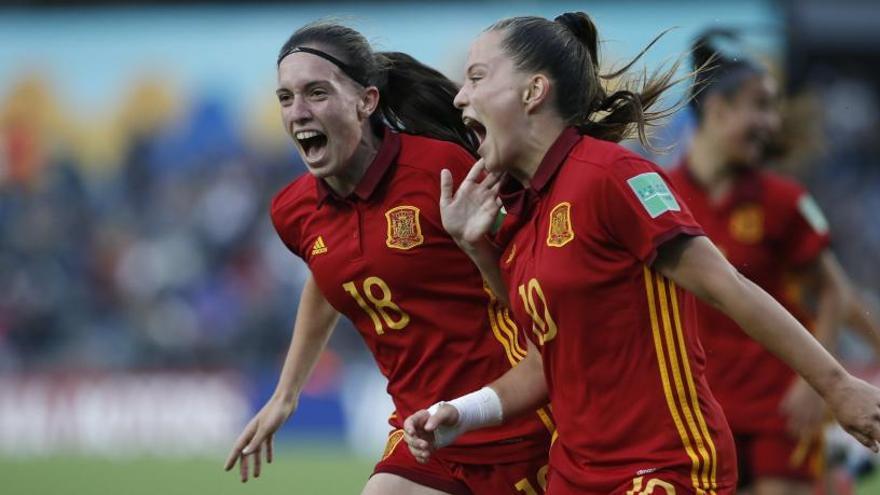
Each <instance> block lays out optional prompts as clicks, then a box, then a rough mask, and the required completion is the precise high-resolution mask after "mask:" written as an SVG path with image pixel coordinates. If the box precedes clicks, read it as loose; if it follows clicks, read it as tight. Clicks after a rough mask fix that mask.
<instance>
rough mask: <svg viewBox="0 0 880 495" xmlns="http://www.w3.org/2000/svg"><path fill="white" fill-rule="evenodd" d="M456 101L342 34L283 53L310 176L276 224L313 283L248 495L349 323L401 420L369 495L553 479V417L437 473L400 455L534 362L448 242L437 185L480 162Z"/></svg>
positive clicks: (434, 76)
mask: <svg viewBox="0 0 880 495" xmlns="http://www.w3.org/2000/svg"><path fill="white" fill-rule="evenodd" d="M456 90H457V86H456V85H455V84H453V83H452V82H451V81H449V80H448V79H446V78H445V77H444V76H443V75H441V74H440V73H438V72H436V71H434V70H433V69H431V68H429V67H426V66H424V65H422V64H420V63H418V62H417V61H416V60H414V59H413V58H411V57H409V56H407V55H404V54H402V53H384V54H382V53H374V52H373V51H372V49H371V47H370V45H369V44H368V43H367V41H366V40H365V39H364V37H363V36H362V35H361V34H360V33H358V32H356V31H354V30H352V29H350V28H348V27H344V26H340V25H334V24H323V23H318V24H310V25H307V26H305V27H303V28H301V29H299V30H298V31H296V32H295V33H294V34H293V36H292V37H291V38H290V39H289V40H288V41H287V42H286V43H285V44H284V46H283V47H282V49H281V53H280V55H279V58H278V90H277V94H278V100H279V102H280V104H281V113H282V117H283V119H282V120H283V122H284V127H285V129H286V130H287V132H288V133H289V134H290V136H291V137H292V138H293V140H294V143H295V144H296V148H297V150H298V151H299V153H300V156H301V157H302V159H303V161H304V162H305V164H306V167H307V168H308V170H309V173H308V174H304V175H303V176H301V177H299V178H298V179H296V180H294V181H293V182H292V183H291V184H289V185H288V186H287V187H286V188H284V189H283V190H282V191H281V192H280V193H279V194H278V195H277V196H276V197H275V198H274V200H273V201H272V206H271V216H272V221H273V223H274V225H275V228H276V229H277V231H278V234H279V236H280V237H281V239H282V240H283V241H284V243H285V245H286V246H287V247H288V248H289V249H290V250H291V251H293V253H295V254H296V255H297V256H299V257H300V258H302V259H303V260H304V261H305V262H306V263H307V264H308V266H309V269H310V270H311V276H310V278H309V279H308V280H307V282H306V284H305V287H304V288H303V292H302V295H301V297H300V302H299V310H298V314H297V319H296V324H295V326H294V329H293V338H292V341H291V344H290V349H289V351H288V354H287V359H286V361H285V363H284V367H283V369H282V371H281V377H280V379H279V382H278V386H277V388H276V390H275V393H274V394H273V396H272V397H271V398H270V399H269V401H268V402H267V403H266V404H265V406H264V407H263V408H262V409H261V410H260V411H259V412H258V413H257V415H256V416H255V417H254V418H253V419H252V420H251V421H250V423H248V425H247V426H246V427H245V429H244V431H243V432H242V434H241V436H240V437H239V438H238V440H237V441H236V442H235V445H234V447H233V448H232V452H231V453H230V455H229V458H228V459H227V462H226V466H225V467H226V469H227V470H229V469H231V468H232V467H233V466H234V465H235V463H236V461H237V462H238V463H239V466H240V472H241V479H242V481H246V480H247V478H248V474H249V471H248V470H249V465H248V462H249V457H251V458H252V461H253V463H254V473H253V474H254V476H255V477H256V476H259V475H260V470H261V458H262V453H263V452H265V455H266V460H267V461H271V459H272V437H273V434H274V433H275V431H277V430H278V428H279V427H280V426H281V425H282V424H283V423H284V422H285V421H286V420H287V418H289V417H290V416H291V414H293V412H294V411H295V409H296V405H297V400H298V397H299V393H300V391H301V390H302V387H303V385H304V384H305V382H306V380H307V378H308V376H309V374H310V373H311V371H312V369H313V367H314V364H315V362H316V360H317V358H318V356H319V354H320V353H321V351H322V350H323V349H324V346H325V345H326V343H327V339H328V338H329V336H330V333H331V331H332V329H333V327H334V325H335V323H336V322H337V320H338V318H339V315H340V313H341V314H344V315H346V316H347V317H348V318H349V319H351V321H352V322H353V323H354V324H355V326H356V327H357V329H358V331H359V332H360V333H361V335H362V336H363V338H364V340H365V341H366V343H367V346H368V347H369V348H370V350H371V351H372V353H373V356H374V358H375V359H376V362H377V364H378V365H379V368H380V370H381V371H382V373H383V374H384V375H385V376H386V377H387V378H388V392H389V393H390V394H391V397H392V399H393V400H394V403H395V407H396V413H395V414H394V415H393V416H392V418H391V420H390V422H391V424H392V425H393V426H394V427H395V431H393V432H392V433H391V435H390V437H389V440H388V445H387V447H386V449H385V453H384V455H383V457H382V459H381V460H380V461H379V463H378V464H377V465H376V468H375V471H374V473H373V476H372V477H371V478H370V480H369V481H368V482H367V484H366V486H365V488H364V490H363V493H364V494H413V495H421V494H426V495H427V494H440V493H448V494H470V493H512V494H513V493H518V488H517V487H518V486H521V485H522V484H524V483H528V484H530V485H535V484H536V483H538V481H537V480H536V478H538V477H543V476H544V475H545V474H546V467H545V466H546V462H547V450H548V448H549V441H550V435H551V432H550V431H549V430H551V429H552V428H553V425H552V423H551V421H550V418H549V416H548V414H547V412H546V411H545V410H544V409H541V406H538V407H536V408H535V411H533V413H532V414H531V415H529V416H524V417H523V418H521V419H520V420H519V421H515V422H513V423H510V424H509V425H505V426H504V427H502V428H494V429H491V430H485V431H481V432H475V433H474V434H471V435H466V436H462V437H461V438H460V439H459V440H458V441H457V442H456V443H455V444H454V445H453V446H452V448H451V449H449V450H448V452H444V454H443V455H441V456H439V457H438V458H437V460H436V462H433V463H431V464H426V465H422V464H420V463H417V462H416V460H415V459H414V458H413V457H412V456H411V455H410V453H409V452H408V451H407V449H406V448H404V446H402V445H400V446H399V445H398V444H399V443H400V442H401V440H402V438H403V432H402V431H401V430H400V428H401V425H402V421H403V418H405V417H406V416H408V415H410V414H412V413H413V412H414V411H416V410H417V409H418V407H419V406H420V405H421V404H423V403H424V402H425V400H429V401H430V400H439V399H441V398H443V397H451V396H455V395H460V394H462V393H464V392H467V391H469V390H472V389H473V388H475V387H476V386H479V385H480V384H482V383H484V382H485V381H486V380H487V378H488V379H493V378H497V377H498V376H501V375H502V374H503V373H504V372H505V371H507V370H509V369H510V368H511V366H513V365H514V364H516V363H517V362H518V361H520V360H522V359H523V358H524V357H525V356H526V349H525V348H524V347H523V345H524V344H521V343H520V342H518V340H517V338H516V327H515V326H513V324H512V322H511V320H510V317H509V315H508V314H507V313H506V311H505V310H504V309H503V308H502V307H501V306H499V304H498V302H497V301H496V298H495V296H494V295H493V294H492V293H491V291H489V290H488V289H487V288H486V287H485V286H484V284H483V282H482V279H481V277H480V273H479V271H478V270H477V268H476V267H475V266H474V265H473V263H471V262H470V261H469V260H468V258H467V256H466V255H465V254H464V253H462V252H461V250H460V249H458V248H457V246H456V245H455V243H454V242H453V240H452V239H451V238H450V237H449V235H448V234H446V232H444V230H443V227H442V225H441V221H440V212H439V209H438V200H439V198H438V193H437V191H436V188H435V187H429V186H426V184H434V183H436V180H437V177H439V173H440V169H441V168H443V167H449V166H452V167H453V170H454V173H456V174H458V175H459V177H461V176H463V175H464V174H465V173H466V171H467V169H468V168H469V167H470V165H471V164H472V162H473V155H472V154H471V153H469V151H468V149H473V147H474V143H475V141H474V140H473V138H472V135H471V134H470V131H468V129H467V128H466V127H465V126H464V124H463V123H462V121H461V112H460V111H459V110H457V109H456V108H455V107H454V106H453V97H454V95H455V91H456ZM530 354H535V353H530ZM529 361H530V359H526V360H525V361H524V362H523V363H521V364H522V365H525V366H529ZM537 368H538V369H540V365H538V366H537ZM398 447H399V448H398ZM542 468H543V470H542ZM330 481H331V480H328V482H330Z"/></svg>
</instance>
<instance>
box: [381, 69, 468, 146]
mask: <svg viewBox="0 0 880 495" xmlns="http://www.w3.org/2000/svg"><path fill="white" fill-rule="evenodd" d="M376 56H377V57H379V59H380V60H381V62H382V63H383V65H384V67H385V73H384V76H385V77H384V81H383V82H382V84H381V85H380V86H379V95H380V96H379V112H378V113H377V114H374V116H376V115H381V119H382V121H383V122H384V123H385V125H388V126H389V127H391V128H393V129H395V130H398V131H401V132H406V133H409V134H417V135H423V136H429V137H432V138H434V139H442V140H444V141H452V142H454V143H457V144H458V145H460V146H462V147H464V148H466V149H467V150H468V151H470V152H471V153H472V154H475V153H476V149H477V147H479V144H478V141H477V139H476V136H474V134H473V133H472V132H471V131H470V130H469V129H468V128H467V127H466V126H465V125H464V122H462V119H461V110H459V109H457V108H455V106H454V105H453V104H452V101H453V99H454V98H455V95H456V93H458V86H457V85H456V84H455V83H454V82H452V81H450V80H449V79H448V78H447V77H446V76H444V75H443V74H441V73H440V72H438V71H436V70H435V69H432V68H431V67H428V66H427V65H424V64H422V63H421V62H419V61H418V60H416V59H414V58H413V57H411V56H409V55H407V54H405V53H401V52H381V53H378V54H376Z"/></svg>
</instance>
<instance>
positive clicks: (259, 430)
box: [223, 396, 297, 483]
mask: <svg viewBox="0 0 880 495" xmlns="http://www.w3.org/2000/svg"><path fill="white" fill-rule="evenodd" d="M296 406H297V401H296V400H285V399H282V398H280V397H276V396H272V398H270V399H269V401H268V402H266V404H265V405H264V406H263V408H262V409H260V411H259V412H258V413H257V414H256V415H255V416H254V417H253V418H252V419H251V420H250V422H248V424H247V426H245V427H244V430H243V431H242V432H241V435H239V436H238V439H237V440H236V441H235V444H234V445H233V446H232V450H231V451H230V452H229V457H227V458H226V464H225V465H224V466H223V469H225V470H226V471H229V470H231V469H232V468H233V467H235V463H236V461H238V465H239V474H240V476H241V482H242V483H245V482H247V480H248V474H249V469H248V468H249V466H248V456H252V457H253V462H254V478H259V477H260V471H261V467H262V454H263V452H264V451H265V453H266V462H269V463H271V462H272V455H273V452H272V441H273V437H274V436H275V432H276V431H278V429H279V428H281V425H283V424H284V422H285V421H287V418H289V417H290V415H291V414H293V412H294V411H295V410H296Z"/></svg>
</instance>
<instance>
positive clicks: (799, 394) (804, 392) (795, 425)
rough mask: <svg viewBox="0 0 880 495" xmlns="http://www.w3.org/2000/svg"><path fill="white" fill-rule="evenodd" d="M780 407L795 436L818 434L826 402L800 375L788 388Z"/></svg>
mask: <svg viewBox="0 0 880 495" xmlns="http://www.w3.org/2000/svg"><path fill="white" fill-rule="evenodd" d="M779 409H780V412H782V414H783V415H784V416H785V417H786V418H787V420H788V421H787V424H786V429H787V430H788V434H789V435H791V436H792V437H793V438H805V437H810V436H813V435H815V434H817V433H818V432H819V431H820V430H821V428H822V423H823V421H824V419H825V403H824V402H823V401H822V397H821V396H820V395H819V394H818V393H816V391H815V390H813V387H811V386H810V384H809V383H807V382H806V381H805V380H804V379H803V378H800V377H798V378H797V379H796V380H795V381H794V383H792V384H791V386H790V387H789V388H788V391H787V392H786V393H785V397H783V399H782V402H781V403H780V405H779Z"/></svg>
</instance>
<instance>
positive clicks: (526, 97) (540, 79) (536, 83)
mask: <svg viewBox="0 0 880 495" xmlns="http://www.w3.org/2000/svg"><path fill="white" fill-rule="evenodd" d="M549 98H550V79H549V78H547V76H545V75H544V74H540V73H539V74H535V75H533V76H531V77H530V78H529V80H528V81H527V84H526V87H525V89H524V90H523V96H522V102H523V106H525V109H526V113H531V112H534V111H535V110H537V109H538V108H539V107H540V106H541V105H542V104H543V103H544V102H545V101H547V100H548V99H549Z"/></svg>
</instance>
